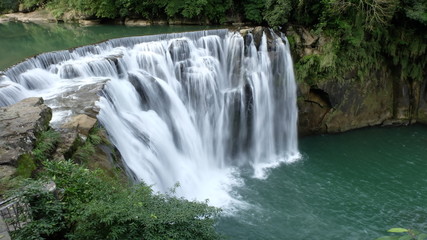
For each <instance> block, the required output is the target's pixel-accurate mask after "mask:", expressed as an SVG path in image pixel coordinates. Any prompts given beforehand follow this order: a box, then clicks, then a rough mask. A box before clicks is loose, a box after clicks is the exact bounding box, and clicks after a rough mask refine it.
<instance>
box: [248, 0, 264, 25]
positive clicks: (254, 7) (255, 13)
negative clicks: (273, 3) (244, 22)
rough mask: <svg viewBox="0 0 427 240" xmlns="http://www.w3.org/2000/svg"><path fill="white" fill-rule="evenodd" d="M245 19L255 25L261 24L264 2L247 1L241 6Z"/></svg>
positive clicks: (260, 0)
mask: <svg viewBox="0 0 427 240" xmlns="http://www.w3.org/2000/svg"><path fill="white" fill-rule="evenodd" d="M243 6H244V10H245V17H246V18H247V19H248V20H250V21H253V22H255V23H258V24H259V23H261V22H262V21H263V20H264V13H263V12H264V8H265V1H263V0H247V2H246V3H245V4H244V5H243Z"/></svg>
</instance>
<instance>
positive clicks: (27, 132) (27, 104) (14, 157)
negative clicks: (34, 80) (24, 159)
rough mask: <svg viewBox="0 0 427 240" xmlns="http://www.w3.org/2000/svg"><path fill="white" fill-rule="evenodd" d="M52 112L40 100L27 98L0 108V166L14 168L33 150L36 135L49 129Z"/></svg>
mask: <svg viewBox="0 0 427 240" xmlns="http://www.w3.org/2000/svg"><path fill="white" fill-rule="evenodd" d="M51 118H52V111H51V109H50V108H49V107H47V106H46V105H45V104H44V103H43V99H42V98H27V99H24V100H22V101H20V102H18V103H16V104H13V105H11V106H8V107H3V108H0V165H7V166H12V167H16V164H17V161H18V158H19V157H20V156H21V155H23V154H25V153H29V152H31V151H32V150H33V148H34V144H35V141H36V139H37V137H38V135H39V134H40V133H41V132H43V131H46V130H47V129H48V128H49V121H50V119H51Z"/></svg>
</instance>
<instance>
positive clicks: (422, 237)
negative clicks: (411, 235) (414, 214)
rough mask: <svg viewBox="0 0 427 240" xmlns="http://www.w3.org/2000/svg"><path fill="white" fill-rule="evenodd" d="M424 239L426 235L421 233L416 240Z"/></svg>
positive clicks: (426, 237)
mask: <svg viewBox="0 0 427 240" xmlns="http://www.w3.org/2000/svg"><path fill="white" fill-rule="evenodd" d="M425 239H427V234H426V233H421V234H420V235H418V237H417V240H425Z"/></svg>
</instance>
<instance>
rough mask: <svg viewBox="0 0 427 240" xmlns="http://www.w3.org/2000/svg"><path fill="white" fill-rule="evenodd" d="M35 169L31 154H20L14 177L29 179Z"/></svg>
mask: <svg viewBox="0 0 427 240" xmlns="http://www.w3.org/2000/svg"><path fill="white" fill-rule="evenodd" d="M36 169H37V166H36V164H35V161H34V158H33V156H32V155H31V154H29V153H26V154H22V155H21V156H19V158H18V167H17V168H16V175H18V176H20V177H23V178H29V177H31V174H32V173H33V171H34V170H36Z"/></svg>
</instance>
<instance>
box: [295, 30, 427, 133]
mask: <svg viewBox="0 0 427 240" xmlns="http://www.w3.org/2000/svg"><path fill="white" fill-rule="evenodd" d="M287 35H289V36H292V38H293V39H294V40H295V41H296V47H295V49H294V51H293V52H294V55H295V56H294V57H297V58H298V57H304V56H307V55H312V54H321V49H322V45H324V44H325V43H326V42H327V41H328V39H325V38H323V37H322V36H315V35H314V34H312V33H311V32H309V31H308V30H306V29H303V28H297V27H294V28H290V29H289V31H288V33H287ZM354 75H355V74H352V73H349V74H348V77H347V79H344V80H337V79H321V80H317V81H316V82H315V83H307V82H302V81H299V83H298V108H299V123H298V124H299V133H300V135H301V136H304V135H310V134H319V133H337V132H344V131H348V130H351V129H357V128H362V127H367V126H376V125H396V124H412V123H415V122H419V123H424V124H427V79H425V80H424V81H422V82H419V81H409V80H402V79H399V77H398V75H399V74H397V73H395V72H394V69H393V67H391V66H387V65H384V66H383V67H382V69H381V70H378V71H376V72H372V73H370V74H369V76H367V77H366V78H365V79H363V80H360V79H357V78H356V77H355V76H354Z"/></svg>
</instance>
